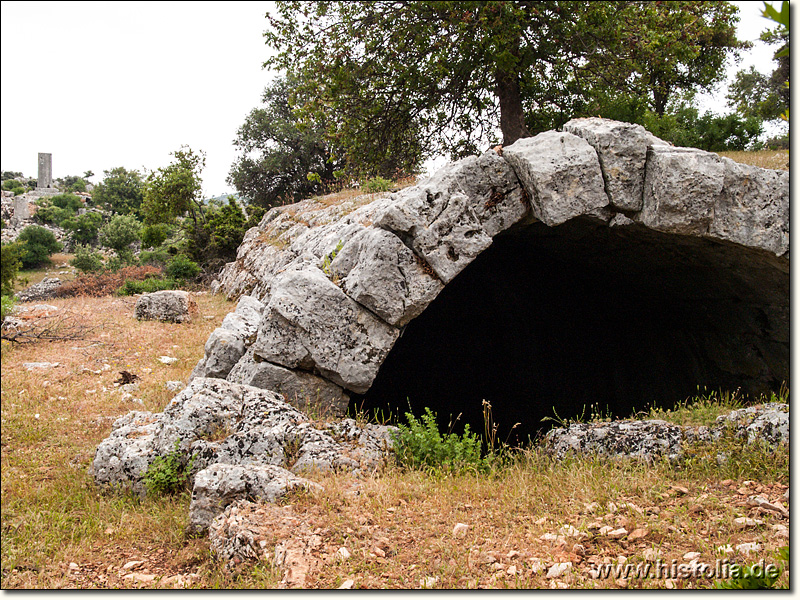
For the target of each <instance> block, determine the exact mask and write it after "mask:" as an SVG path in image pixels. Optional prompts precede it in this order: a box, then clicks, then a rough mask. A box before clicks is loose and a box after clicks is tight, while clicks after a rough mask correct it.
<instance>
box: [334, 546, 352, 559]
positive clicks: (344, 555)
mask: <svg viewBox="0 0 800 600" xmlns="http://www.w3.org/2000/svg"><path fill="white" fill-rule="evenodd" d="M336 554H337V556H339V558H340V559H341V560H347V559H348V558H350V550H348V549H347V548H345V547H344V546H342V547H341V548H339V549H338V550H337V551H336Z"/></svg>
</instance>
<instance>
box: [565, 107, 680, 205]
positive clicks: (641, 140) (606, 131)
mask: <svg viewBox="0 0 800 600" xmlns="http://www.w3.org/2000/svg"><path fill="white" fill-rule="evenodd" d="M563 129H564V131H567V132H569V133H572V134H574V135H577V136H579V137H582V138H583V139H585V140H586V141H587V142H589V144H590V145H591V146H592V148H594V149H595V150H596V151H597V156H598V159H599V160H600V167H601V168H602V170H603V180H604V182H605V189H606V193H607V194H608V198H609V201H610V202H611V205H612V206H613V207H614V208H616V209H620V210H630V211H639V210H642V194H643V190H644V173H645V162H646V159H647V148H648V147H649V146H651V145H654V144H656V145H666V144H665V142H664V141H663V140H660V139H659V138H657V137H656V136H654V135H653V134H651V133H650V132H649V131H647V130H646V129H645V128H644V127H642V126H641V125H634V124H632V123H620V122H619V121H612V120H610V119H600V118H597V117H590V118H586V119H572V120H571V121H568V122H567V123H565V124H564V128H563Z"/></svg>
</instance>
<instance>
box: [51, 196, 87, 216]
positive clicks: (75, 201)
mask: <svg viewBox="0 0 800 600" xmlns="http://www.w3.org/2000/svg"><path fill="white" fill-rule="evenodd" d="M50 203H51V204H52V205H53V206H57V207H58V208H64V209H67V210H70V211H71V212H73V213H76V212H78V210H80V209H81V208H83V202H82V201H81V199H80V198H78V196H76V195H75V194H58V195H57V196H53V197H52V198H50Z"/></svg>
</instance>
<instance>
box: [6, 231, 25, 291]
mask: <svg viewBox="0 0 800 600" xmlns="http://www.w3.org/2000/svg"><path fill="white" fill-rule="evenodd" d="M24 252H25V242H20V241H19V240H17V241H15V242H9V243H8V244H3V245H2V247H0V282H1V283H2V286H1V289H2V293H3V295H4V296H5V295H10V294H12V293H13V292H14V280H15V279H16V278H17V273H19V270H20V267H22V255H23V253H24Z"/></svg>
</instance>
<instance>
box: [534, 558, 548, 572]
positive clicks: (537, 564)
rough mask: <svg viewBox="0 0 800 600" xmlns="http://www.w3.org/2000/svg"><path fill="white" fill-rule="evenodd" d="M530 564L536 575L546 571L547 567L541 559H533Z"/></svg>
mask: <svg viewBox="0 0 800 600" xmlns="http://www.w3.org/2000/svg"><path fill="white" fill-rule="evenodd" d="M530 563H531V571H533V574H534V575H536V574H537V573H541V572H542V571H544V570H545V565H544V563H543V562H542V559H540V558H531V559H530Z"/></svg>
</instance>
